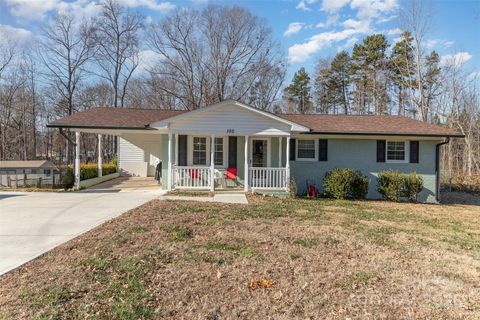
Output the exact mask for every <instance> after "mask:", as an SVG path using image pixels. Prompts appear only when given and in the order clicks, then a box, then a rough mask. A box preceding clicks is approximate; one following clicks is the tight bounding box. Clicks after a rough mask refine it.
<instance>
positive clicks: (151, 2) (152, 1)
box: [117, 0, 175, 11]
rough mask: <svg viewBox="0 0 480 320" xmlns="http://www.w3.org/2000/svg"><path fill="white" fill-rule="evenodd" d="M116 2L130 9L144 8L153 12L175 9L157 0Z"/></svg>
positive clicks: (124, 0)
mask: <svg viewBox="0 0 480 320" xmlns="http://www.w3.org/2000/svg"><path fill="white" fill-rule="evenodd" d="M117 1H119V2H120V3H121V4H123V5H124V6H127V7H130V8H136V7H145V8H148V9H150V10H155V11H168V10H171V9H173V8H175V5H174V4H173V3H171V2H168V1H165V2H161V1H157V0H117Z"/></svg>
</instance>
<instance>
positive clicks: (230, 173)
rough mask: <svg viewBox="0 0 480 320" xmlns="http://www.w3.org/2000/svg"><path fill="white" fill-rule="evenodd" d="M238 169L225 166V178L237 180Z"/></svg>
mask: <svg viewBox="0 0 480 320" xmlns="http://www.w3.org/2000/svg"><path fill="white" fill-rule="evenodd" d="M237 175H238V169H237V168H227V174H226V179H227V180H237Z"/></svg>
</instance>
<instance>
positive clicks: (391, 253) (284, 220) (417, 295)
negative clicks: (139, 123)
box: [0, 197, 480, 319]
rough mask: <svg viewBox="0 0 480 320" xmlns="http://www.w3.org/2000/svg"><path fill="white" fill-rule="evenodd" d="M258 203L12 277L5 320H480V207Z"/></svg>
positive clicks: (112, 228)
mask: <svg viewBox="0 0 480 320" xmlns="http://www.w3.org/2000/svg"><path fill="white" fill-rule="evenodd" d="M250 200H251V202H252V204H251V205H248V206H242V205H219V204H211V203H197V202H195V203H188V202H169V201H152V202H150V203H147V204H145V205H143V206H141V207H139V208H137V209H135V210H132V211H130V212H128V213H126V214H124V215H122V216H121V217H119V218H117V219H114V220H112V221H110V222H108V223H105V224H104V225H102V226H100V227H98V228H96V229H94V230H92V231H90V232H88V233H87V234H85V235H83V236H81V237H79V238H77V239H74V240H72V241H70V242H68V243H66V244H64V245H62V246H60V247H58V248H56V249H54V250H52V251H51V252H49V253H48V254H46V255H44V256H42V257H40V258H38V259H36V260H34V261H32V262H30V263H28V264H26V265H24V266H23V267H21V268H19V269H17V270H15V271H13V272H10V273H8V274H7V275H4V276H3V277H1V278H0V318H1V316H2V315H3V316H4V317H5V318H13V319H24V318H40V319H42V318H59V319H63V318H88V317H90V318H100V319H110V318H115V319H137V318H155V319H156V318H173V319H339V318H342V319H343V318H359V319H364V318H372V319H373V318H375V319H413V318H416V319H418V318H420V319H422V318H423V319H447V318H452V319H455V318H457V319H478V318H479V317H480V286H479V280H480V224H479V223H478V222H479V216H480V207H479V206H474V205H466V204H448V205H418V204H392V203H387V202H350V201H330V200H318V201H312V200H302V199H300V200H285V199H284V200H281V199H272V198H267V199H264V198H260V197H252V198H251V199H250ZM252 283H255V284H262V283H266V284H268V286H267V285H265V286H263V285H257V286H254V288H255V289H252V288H253V287H252Z"/></svg>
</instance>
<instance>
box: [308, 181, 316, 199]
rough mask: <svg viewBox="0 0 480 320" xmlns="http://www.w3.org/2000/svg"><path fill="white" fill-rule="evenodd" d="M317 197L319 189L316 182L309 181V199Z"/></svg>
mask: <svg viewBox="0 0 480 320" xmlns="http://www.w3.org/2000/svg"><path fill="white" fill-rule="evenodd" d="M317 195H318V189H317V185H316V184H315V181H313V180H309V179H307V197H312V198H316V197H317Z"/></svg>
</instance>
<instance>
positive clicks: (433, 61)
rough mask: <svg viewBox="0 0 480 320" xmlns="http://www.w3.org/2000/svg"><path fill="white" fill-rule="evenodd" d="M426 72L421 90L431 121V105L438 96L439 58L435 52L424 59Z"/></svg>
mask: <svg viewBox="0 0 480 320" xmlns="http://www.w3.org/2000/svg"><path fill="white" fill-rule="evenodd" d="M425 65H426V72H425V76H424V78H423V90H424V93H425V107H426V109H427V112H428V113H429V114H430V119H432V113H433V110H432V109H433V108H432V103H433V100H434V99H435V97H436V96H437V95H438V94H439V92H438V88H439V86H440V75H441V69H440V56H439V55H438V53H437V52H436V51H432V52H431V53H430V55H428V56H426V58H425Z"/></svg>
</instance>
